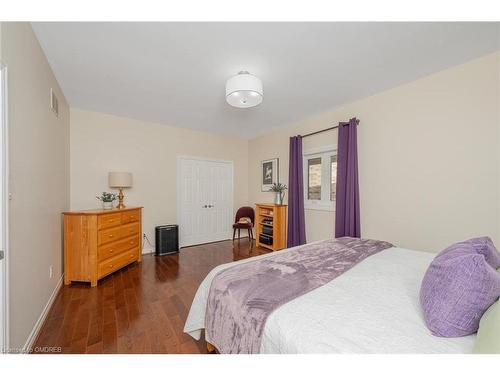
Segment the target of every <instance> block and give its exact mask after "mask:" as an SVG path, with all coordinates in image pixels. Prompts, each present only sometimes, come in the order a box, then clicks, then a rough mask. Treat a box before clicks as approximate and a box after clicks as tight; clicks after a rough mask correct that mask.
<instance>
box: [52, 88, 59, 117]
mask: <svg viewBox="0 0 500 375" xmlns="http://www.w3.org/2000/svg"><path fill="white" fill-rule="evenodd" d="M50 109H51V110H52V112H54V113H55V115H56V116H57V117H59V100H58V99H57V96H56V94H55V93H54V90H52V89H50Z"/></svg>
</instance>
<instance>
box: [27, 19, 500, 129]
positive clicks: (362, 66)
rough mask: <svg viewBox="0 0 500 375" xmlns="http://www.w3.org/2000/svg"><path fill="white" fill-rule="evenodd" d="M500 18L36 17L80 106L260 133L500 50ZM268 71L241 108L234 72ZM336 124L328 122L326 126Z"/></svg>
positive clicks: (66, 91) (260, 73) (50, 57)
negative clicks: (235, 102) (234, 95)
mask: <svg viewBox="0 0 500 375" xmlns="http://www.w3.org/2000/svg"><path fill="white" fill-rule="evenodd" d="M499 25H500V24H499V23H471V22H469V23H338V22H332V23H215V22H214V23H168V22H165V23H125V22H124V23H122V22H119V23H111V22H105V23H88V22H78V23H54V22H44V23H33V29H34V31H35V33H36V35H37V37H38V39H39V41H40V43H41V45H42V48H43V49H44V51H45V54H46V56H47V58H48V60H49V63H50V65H51V66H52V69H53V71H54V74H55V75H56V78H57V80H58V82H59V84H60V85H61V87H62V89H63V91H64V95H65V96H66V98H67V100H68V101H69V104H70V106H72V107H77V108H81V109H86V110H92V111H98V112H104V113H110V114H115V115H119V116H125V117H130V118H134V119H139V120H143V121H149V122H157V123H163V124H167V125H174V126H178V127H185V128H190V129H197V130H202V131H209V132H214V133H219V134H226V135H232V136H238V137H242V138H253V137H255V136H258V135H260V134H264V133H265V132H267V131H269V130H270V129H273V128H278V127H283V126H287V125H290V124H292V123H294V122H296V121H299V120H302V119H304V118H306V117H308V116H311V115H313V114H317V113H320V112H323V111H328V110H332V109H333V108H335V107H337V106H339V105H342V104H344V103H347V102H350V101H353V100H356V99H360V98H363V97H366V96H369V95H371V94H374V93H376V92H379V91H381V90H384V89H388V88H391V87H395V86H397V85H400V84H402V83H404V82H409V81H412V80H415V79H417V78H419V77H423V76H425V75H428V74H430V73H433V72H436V71H439V70H442V69H445V68H447V67H450V66H453V65H458V64H460V63H463V62H465V61H467V60H471V59H473V58H476V57H479V56H482V55H485V54H487V53H490V52H493V51H495V50H498V49H500V42H499V38H500V36H499V31H500V28H499ZM240 70H247V71H249V72H250V73H252V74H254V75H256V76H258V77H259V78H261V79H262V81H263V84H264V101H263V103H262V104H261V105H259V106H258V107H254V108H248V109H238V108H233V107H231V106H229V105H228V104H227V103H226V101H225V97H224V95H225V91H224V90H225V82H226V80H227V79H228V78H229V77H231V76H232V75H234V74H236V73H237V72H239V71H240ZM325 125H326V124H325Z"/></svg>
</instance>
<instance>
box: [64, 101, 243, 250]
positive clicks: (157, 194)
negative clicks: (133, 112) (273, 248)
mask: <svg viewBox="0 0 500 375" xmlns="http://www.w3.org/2000/svg"><path fill="white" fill-rule="evenodd" d="M177 156H195V157H202V158H208V159H219V160H231V161H233V163H234V206H233V209H234V211H236V210H237V209H238V208H239V207H241V206H246V205H248V141H247V140H246V139H239V138H233V137H225V136H220V135H215V134H211V133H205V132H200V131H194V130H189V129H185V128H179V127H175V126H169V125H165V124H157V123H150V122H145V121H139V120H134V119H130V118H126V117H120V116H114V115H110V114H104V113H99V112H92V111H86V110H82V109H77V108H71V209H89V208H97V207H99V202H98V201H97V200H96V198H95V196H96V194H99V192H102V191H112V190H113V189H111V188H109V187H108V182H107V175H108V172H109V171H112V170H123V171H128V172H132V174H133V179H134V184H133V187H132V188H131V189H127V190H126V191H124V193H125V200H126V202H125V204H128V205H130V206H134V205H140V206H144V210H143V231H144V233H146V235H147V236H148V238H149V240H150V241H151V242H152V245H153V246H154V238H155V237H154V228H155V226H157V225H164V224H175V223H177V206H176V202H177V195H176V194H177ZM146 247H147V248H149V249H147V250H151V246H148V244H147V243H146Z"/></svg>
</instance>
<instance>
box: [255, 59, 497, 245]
mask: <svg viewBox="0 0 500 375" xmlns="http://www.w3.org/2000/svg"><path fill="white" fill-rule="evenodd" d="M499 60H500V54H499V53H496V54H492V55H488V56H485V57H483V58H480V59H477V60H474V61H471V62H468V63H466V64H463V65H460V66H457V67H454V68H451V69H448V70H445V71H442V72H439V73H437V74H434V75H431V76H428V77H426V78H423V79H420V80H417V81H414V82H412V83H409V84H405V85H403V86H400V87H397V88H395V89H391V90H388V91H385V92H382V93H379V94H377V95H374V96H371V97H368V98H365V99H363V100H359V101H356V102H353V103H351V104H348V105H345V106H343V107H342V108H339V109H336V110H334V111H332V112H329V113H324V114H321V115H318V116H314V117H312V118H310V119H307V120H305V121H302V122H299V123H297V124H296V125H294V126H291V127H288V128H286V129H282V130H277V131H274V132H273V133H271V134H268V135H265V136H262V137H259V138H256V139H254V140H251V141H250V144H249V150H250V154H249V176H250V177H249V184H250V185H249V198H250V202H252V203H253V202H260V201H271V200H272V195H271V194H270V193H262V192H260V181H259V176H260V175H259V173H260V172H259V168H260V161H261V160H264V159H270V158H274V157H279V158H280V181H282V182H285V183H288V142H289V140H288V139H289V137H290V136H292V135H296V134H305V133H308V132H311V131H314V130H319V129H323V128H325V127H328V126H331V125H333V124H337V123H338V122H339V121H345V120H348V119H349V118H351V117H354V116H356V117H358V118H359V119H360V121H361V123H360V125H359V129H358V130H359V132H358V146H359V171H360V195H361V227H362V228H361V229H362V235H363V236H365V237H372V238H378V239H384V240H388V241H392V242H393V243H395V244H397V245H399V246H403V247H408V248H414V249H421V250H427V251H439V250H440V249H441V248H443V247H444V246H446V245H447V244H449V243H451V242H453V241H457V240H461V239H464V238H467V237H470V236H475V235H483V234H484V235H489V236H491V237H492V238H493V239H494V240H496V242H497V243H500V242H499V241H500V235H499V230H500V225H499V224H500V223H499V213H500V212H499V188H500V185H499V178H500V163H499V152H500V151H499V121H500V116H499V108H500V106H499V96H500V95H499V74H500V68H499ZM336 138H337V133H336V131H332V132H328V133H323V134H321V135H317V136H313V137H309V138H306V139H305V140H304V145H303V147H304V149H307V148H310V147H317V146H321V145H328V144H335V143H336ZM333 225H334V220H333V214H332V213H330V212H326V211H311V210H308V211H306V229H307V233H306V235H307V239H308V241H313V240H318V239H324V238H329V237H331V236H332V234H333Z"/></svg>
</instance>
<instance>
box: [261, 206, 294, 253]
mask: <svg viewBox="0 0 500 375" xmlns="http://www.w3.org/2000/svg"><path fill="white" fill-rule="evenodd" d="M256 207H257V210H256V211H257V212H256V213H257V215H256V217H255V239H256V242H257V246H260V247H265V248H266V249H270V250H273V251H275V250H281V249H284V248H285V247H286V207H287V206H286V204H272V203H257V204H256ZM261 235H262V239H261ZM264 241H265V242H264Z"/></svg>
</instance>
